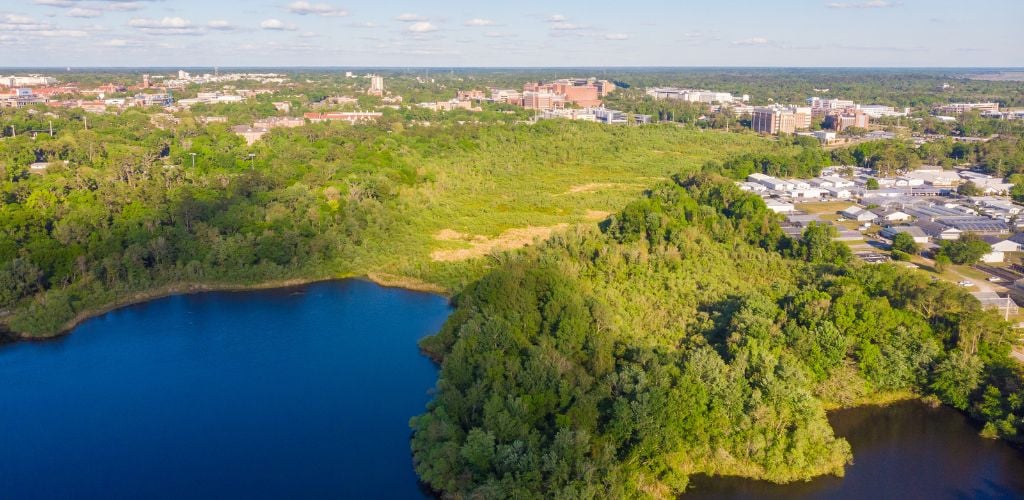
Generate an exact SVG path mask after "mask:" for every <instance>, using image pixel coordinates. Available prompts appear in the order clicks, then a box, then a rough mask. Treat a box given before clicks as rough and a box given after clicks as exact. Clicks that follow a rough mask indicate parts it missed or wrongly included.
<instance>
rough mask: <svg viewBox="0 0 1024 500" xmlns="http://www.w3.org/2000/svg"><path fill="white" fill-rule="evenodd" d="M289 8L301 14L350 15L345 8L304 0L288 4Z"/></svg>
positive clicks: (294, 12)
mask: <svg viewBox="0 0 1024 500" xmlns="http://www.w3.org/2000/svg"><path fill="white" fill-rule="evenodd" d="M288 10H289V11H291V12H292V13H293V14H298V15H300V16H304V15H306V14H316V15H318V16H328V17H344V16H347V15H348V11H347V10H345V9H338V8H335V7H333V6H331V5H330V4H326V3H310V2H306V1H304V0H301V1H298V2H292V3H290V4H288Z"/></svg>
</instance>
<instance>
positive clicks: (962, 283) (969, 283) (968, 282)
mask: <svg viewBox="0 0 1024 500" xmlns="http://www.w3.org/2000/svg"><path fill="white" fill-rule="evenodd" d="M957 285H960V286H963V287H968V286H974V283H971V282H970V281H967V280H963V281H961V282H959V283H957Z"/></svg>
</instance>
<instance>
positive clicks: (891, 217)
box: [873, 208, 913, 222]
mask: <svg viewBox="0 0 1024 500" xmlns="http://www.w3.org/2000/svg"><path fill="white" fill-rule="evenodd" d="M873 213H874V214H875V216H876V217H877V219H876V220H878V221H879V222H906V221H908V220H910V219H912V218H913V217H911V216H910V214H908V213H906V212H901V211H899V210H895V209H891V208H888V209H876V210H874V211H873Z"/></svg>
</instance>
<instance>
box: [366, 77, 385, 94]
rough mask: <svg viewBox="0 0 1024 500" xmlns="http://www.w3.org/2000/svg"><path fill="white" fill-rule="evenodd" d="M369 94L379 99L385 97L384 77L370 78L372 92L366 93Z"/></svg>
mask: <svg viewBox="0 0 1024 500" xmlns="http://www.w3.org/2000/svg"><path fill="white" fill-rule="evenodd" d="M366 93H367V94H370V95H374V96H377V97H380V96H383V95H384V77H383V76H379V75H373V76H371V77H370V90H367V91H366Z"/></svg>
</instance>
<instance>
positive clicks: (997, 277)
mask: <svg viewBox="0 0 1024 500" xmlns="http://www.w3.org/2000/svg"><path fill="white" fill-rule="evenodd" d="M988 280H989V281H991V282H992V283H999V282H1000V281H1003V278H1000V277H999V276H992V277H991V278H989V279H988Z"/></svg>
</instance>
